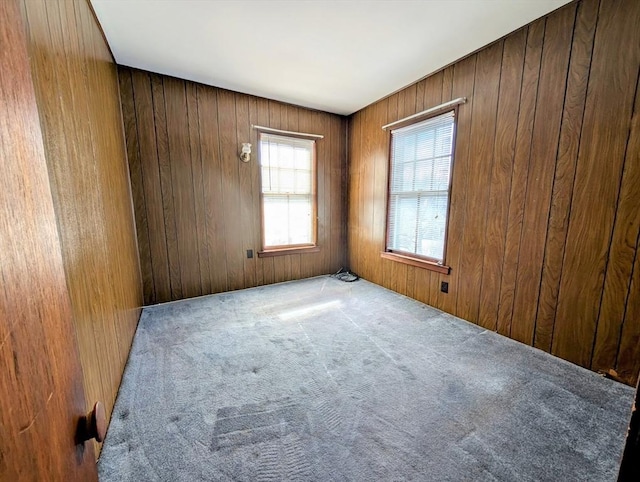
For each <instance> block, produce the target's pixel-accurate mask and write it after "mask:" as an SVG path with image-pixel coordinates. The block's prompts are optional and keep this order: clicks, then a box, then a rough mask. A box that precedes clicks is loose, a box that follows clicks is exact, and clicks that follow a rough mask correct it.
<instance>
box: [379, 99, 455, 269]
mask: <svg viewBox="0 0 640 482" xmlns="http://www.w3.org/2000/svg"><path fill="white" fill-rule="evenodd" d="M454 112H455V111H450V112H447V113H445V114H441V115H438V116H436V117H431V118H429V119H427V120H424V121H421V122H418V123H416V124H412V125H409V126H405V127H401V128H398V129H395V130H392V131H391V167H390V174H391V178H390V183H389V201H388V202H389V205H388V218H387V246H386V252H388V253H395V254H398V255H400V256H404V257H407V258H413V259H416V260H424V261H427V262H431V263H433V264H436V265H443V264H444V262H445V253H446V234H447V217H448V211H449V190H450V185H451V167H452V159H453V139H454V130H455V122H454Z"/></svg>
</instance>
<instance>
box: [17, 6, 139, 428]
mask: <svg viewBox="0 0 640 482" xmlns="http://www.w3.org/2000/svg"><path fill="white" fill-rule="evenodd" d="M22 15H23V19H24V22H25V25H26V26H27V35H28V48H29V53H30V58H31V70H32V75H33V79H34V84H35V92H36V98H37V104H38V109H39V112H40V119H41V125H42V131H43V135H44V149H45V157H46V159H47V164H48V168H49V177H50V181H51V191H52V195H53V203H54V208H55V212H56V217H57V221H58V231H59V237H60V242H61V246H62V259H63V262H64V268H65V274H66V280H67V286H68V289H69V294H70V298H71V305H72V310H73V320H74V326H75V331H76V336H77V340H78V350H79V353H80V360H81V363H82V368H83V378H84V387H85V393H86V407H85V409H86V410H89V409H90V407H91V406H92V405H93V403H94V402H95V401H96V400H101V401H103V402H104V404H105V407H106V409H107V414H108V416H110V414H111V409H112V408H113V403H114V401H115V397H116V394H117V391H118V387H119V385H120V379H121V377H122V372H123V370H124V365H125V363H126V360H127V356H128V353H129V348H130V346H131V340H132V338H133V334H134V331H135V328H136V325H137V321H138V317H139V314H140V306H141V304H142V281H141V275H140V264H139V258H138V254H137V251H138V249H137V243H136V232H135V225H134V221H133V208H132V203H131V199H132V197H131V191H130V181H129V173H128V168H127V151H126V146H125V143H124V133H123V124H122V114H121V110H120V95H119V84H118V77H117V71H116V66H115V64H114V62H113V59H112V57H111V53H110V51H109V49H108V47H107V45H106V43H105V42H104V39H103V37H102V34H101V32H100V29H99V27H98V24H97V21H96V19H95V18H94V16H93V13H92V12H91V9H90V8H89V6H88V4H87V3H86V2H84V1H76V2H44V1H37V0H34V1H24V2H23V3H22ZM129 119H130V118H129ZM127 129H128V130H129V131H130V133H133V132H134V129H133V126H132V125H131V123H130V122H129V123H128V125H127ZM135 149H136V146H135V145H133V146H132V148H131V152H132V153H133V152H135ZM133 161H134V164H133V167H134V168H138V169H137V171H136V172H135V173H134V179H135V180H136V181H137V178H136V176H139V175H140V170H139V164H137V162H138V160H137V159H136V158H135V156H133ZM134 199H136V203H137V204H138V208H140V206H139V203H140V201H141V199H142V196H137V197H136V198H134Z"/></svg>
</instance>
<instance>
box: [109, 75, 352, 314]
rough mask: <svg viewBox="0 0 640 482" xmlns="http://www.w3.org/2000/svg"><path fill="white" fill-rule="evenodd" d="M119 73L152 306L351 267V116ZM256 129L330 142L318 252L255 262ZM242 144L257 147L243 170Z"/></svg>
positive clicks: (324, 152)
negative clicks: (305, 134) (345, 194)
mask: <svg viewBox="0 0 640 482" xmlns="http://www.w3.org/2000/svg"><path fill="white" fill-rule="evenodd" d="M119 74H120V78H121V83H124V84H125V85H126V86H127V88H126V89H122V109H123V114H124V118H125V120H126V121H127V122H126V125H127V129H126V133H127V136H126V140H127V148H128V149H129V151H131V152H134V153H135V152H137V153H138V157H136V156H135V155H134V156H132V157H130V162H132V164H131V165H130V169H131V172H132V185H133V190H134V194H133V195H134V199H135V200H136V205H137V208H136V222H137V226H138V230H139V231H140V230H144V229H145V228H146V230H147V231H148V243H147V242H145V243H140V249H141V250H146V251H145V252H142V251H141V252H140V256H141V259H145V262H144V263H143V266H142V268H143V271H145V272H144V275H143V279H144V282H145V300H144V301H145V303H146V304H153V303H159V302H164V301H171V300H177V299H182V298H188V297H192V296H199V295H201V294H210V293H218V292H222V291H227V290H235V289H241V288H248V287H251V286H258V285H262V284H267V283H274V282H280V281H287V280H291V279H299V278H304V277H309V276H315V275H319V274H327V273H331V272H335V271H337V270H338V269H339V268H340V267H342V266H344V265H345V263H346V246H345V240H346V236H347V234H346V226H345V222H344V220H345V219H346V213H345V212H344V210H345V202H344V198H343V192H344V191H345V187H346V186H345V183H346V179H345V176H346V142H345V137H346V119H345V118H343V117H340V116H335V115H330V114H325V113H319V112H314V111H310V110H308V109H304V108H300V107H295V106H291V105H287V104H282V103H280V102H275V101H269V100H266V99H261V98H257V97H253V96H249V95H245V94H240V93H235V92H230V91H227V90H223V89H217V88H214V87H209V86H205V85H201V84H196V83H193V82H188V81H184V80H180V79H175V78H172V77H166V76H161V75H157V74H151V73H149V72H144V71H141V70H135V69H129V68H126V67H120V68H119ZM128 79H131V83H132V85H133V88H132V89H130V88H128V82H129V80H128ZM131 90H132V92H133V95H131ZM133 121H135V126H134V125H132V122H133ZM252 124H254V125H263V126H269V127H274V128H281V129H287V130H294V131H297V130H299V131H304V132H313V133H318V134H323V135H324V136H325V138H324V139H321V140H319V141H317V154H318V242H319V246H320V251H319V252H317V253H304V254H289V255H285V256H276V257H269V258H258V257H257V251H259V250H260V249H261V242H262V240H261V206H260V169H259V164H258V138H257V134H256V131H255V129H252V128H251V125H252ZM243 142H251V144H252V145H253V154H252V158H251V162H249V163H246V164H245V163H242V162H240V160H239V159H238V152H239V149H240V145H241V143H243ZM141 191H143V192H142V193H141ZM147 201H148V202H147ZM140 203H143V204H144V205H143V206H142V205H140ZM249 249H252V250H253V252H254V257H253V258H251V259H249V258H247V256H246V252H247V250H249ZM147 259H148V260H149V261H146V260H147Z"/></svg>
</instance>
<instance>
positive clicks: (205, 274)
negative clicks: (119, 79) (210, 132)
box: [136, 82, 211, 293]
mask: <svg viewBox="0 0 640 482" xmlns="http://www.w3.org/2000/svg"><path fill="white" fill-rule="evenodd" d="M187 117H188V126H189V149H190V153H191V159H190V161H191V173H192V176H193V201H194V208H195V235H196V244H197V246H198V253H197V254H198V265H199V269H198V271H199V273H200V292H201V293H211V279H210V277H209V239H208V237H207V222H206V208H205V204H204V185H203V178H204V172H203V169H202V148H201V144H200V120H199V116H198V89H197V86H196V85H195V84H192V83H191V82H188V83H187ZM136 219H137V218H136ZM141 254H142V253H141Z"/></svg>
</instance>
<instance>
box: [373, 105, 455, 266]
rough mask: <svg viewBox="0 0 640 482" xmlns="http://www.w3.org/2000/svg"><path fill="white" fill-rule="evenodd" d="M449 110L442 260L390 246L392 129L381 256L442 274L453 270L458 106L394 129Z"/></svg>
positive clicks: (399, 125) (404, 124) (403, 123)
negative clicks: (449, 250)
mask: <svg viewBox="0 0 640 482" xmlns="http://www.w3.org/2000/svg"><path fill="white" fill-rule="evenodd" d="M449 112H453V136H452V138H451V164H450V168H449V171H450V174H449V184H448V186H447V219H446V223H447V227H446V229H445V233H444V241H443V242H444V246H443V250H442V261H440V260H438V259H436V258H432V257H429V256H423V255H420V254H416V253H411V252H407V251H402V250H397V249H396V250H393V249H389V248H388V244H389V215H390V205H391V176H392V172H393V158H392V156H393V145H392V130H389V132H388V140H387V144H388V155H387V190H386V195H387V199H386V216H385V229H384V247H383V250H382V252H381V253H380V257H381V258H384V259H389V260H392V261H396V262H399V263H403V264H407V265H409V266H415V267H417V268H424V269H428V270H430V271H436V272H438V273H442V274H447V275H448V274H449V273H450V272H451V267H450V266H448V265H447V263H446V261H447V247H448V244H449V230H450V229H451V223H450V220H451V191H452V186H453V176H454V167H455V154H456V140H457V136H458V115H459V111H458V106H457V105H456V106H453V107H452V108H450V109H446V110H439V111H436V112H433V113H430V114H427V115H425V116H420V117H418V118H412V119H407V121H406V122H402V123H399V124H397V125H394V126H393V127H394V129H393V130H395V129H401V128H403V127H408V126H411V125H414V124H418V123H420V122H424V121H426V120H429V119H433V118H435V117H438V116H441V115H444V114H448V113H449Z"/></svg>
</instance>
